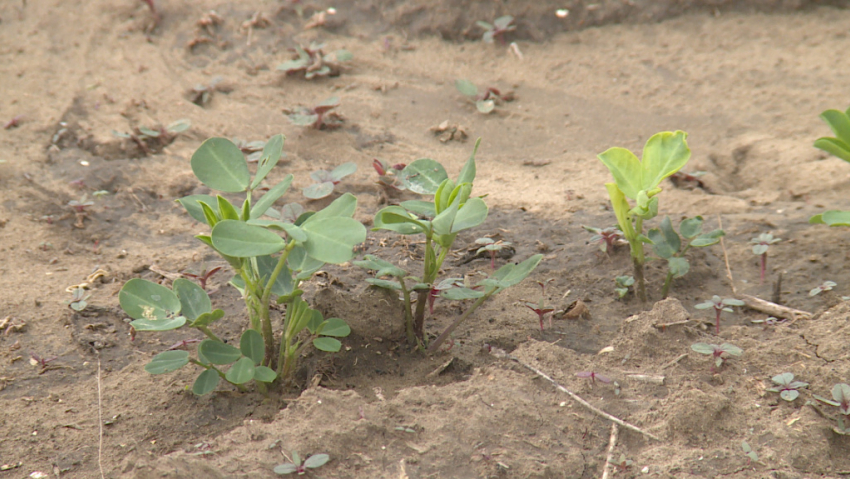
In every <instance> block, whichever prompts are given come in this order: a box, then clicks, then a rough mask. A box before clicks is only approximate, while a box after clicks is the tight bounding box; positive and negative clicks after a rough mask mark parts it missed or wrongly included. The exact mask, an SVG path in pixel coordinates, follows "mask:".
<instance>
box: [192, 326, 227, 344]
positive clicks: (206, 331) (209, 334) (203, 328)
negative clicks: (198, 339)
mask: <svg viewBox="0 0 850 479" xmlns="http://www.w3.org/2000/svg"><path fill="white" fill-rule="evenodd" d="M198 329H199V330H200V331H201V332H202V333H204V334H206V335H207V337H208V338H210V339H212V340H213V341H218V342H220V343H221V342H223V341H222V340H221V339H218V336H216V335H215V334H213V332H212V331H210V328H208V327H206V326H200V327H198Z"/></svg>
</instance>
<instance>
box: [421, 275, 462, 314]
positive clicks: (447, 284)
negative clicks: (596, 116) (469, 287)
mask: <svg viewBox="0 0 850 479" xmlns="http://www.w3.org/2000/svg"><path fill="white" fill-rule="evenodd" d="M463 287H464V284H463V278H446V279H444V280H442V281H440V282H439V283H437V284H435V285H434V286H432V287H431V291H430V292H429V293H428V314H430V315H432V316H433V315H434V303H435V302H436V301H437V298H438V297H439V296H440V294H442V293H443V291H448V290H450V289H452V288H463Z"/></svg>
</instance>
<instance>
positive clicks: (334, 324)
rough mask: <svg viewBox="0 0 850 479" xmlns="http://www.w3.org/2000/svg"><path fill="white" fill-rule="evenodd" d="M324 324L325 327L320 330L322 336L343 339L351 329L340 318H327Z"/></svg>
mask: <svg viewBox="0 0 850 479" xmlns="http://www.w3.org/2000/svg"><path fill="white" fill-rule="evenodd" d="M325 323H326V324H325V327H324V328H322V336H334V337H337V338H344V337H346V336H348V335H349V334H351V328H350V327H349V326H348V324H346V322H345V321H343V320H342V319H340V318H328V320H327V321H326V322H325Z"/></svg>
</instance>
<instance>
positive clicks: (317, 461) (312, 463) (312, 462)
mask: <svg viewBox="0 0 850 479" xmlns="http://www.w3.org/2000/svg"><path fill="white" fill-rule="evenodd" d="M330 460H331V457H330V456H328V455H327V454H314V455H312V456H310V457H308V458H307V460H305V461H304V467H309V468H311V469H315V468H317V467H322V466H324V465H325V464H327V463H328V461H330Z"/></svg>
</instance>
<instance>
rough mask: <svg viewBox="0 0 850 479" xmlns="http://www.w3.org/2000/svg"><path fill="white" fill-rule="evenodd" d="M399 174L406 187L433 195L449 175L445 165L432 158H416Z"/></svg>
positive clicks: (415, 191) (423, 193) (422, 193)
mask: <svg viewBox="0 0 850 479" xmlns="http://www.w3.org/2000/svg"><path fill="white" fill-rule="evenodd" d="M398 176H399V178H400V179H401V182H402V184H403V185H404V186H405V188H407V189H408V190H410V191H412V192H414V193H419V194H421V195H433V194H434V193H435V192H436V191H437V188H438V187H439V186H440V183H442V182H443V180H445V179H446V178H448V177H449V176H448V175H447V174H446V169H445V168H443V165H441V164H440V163H438V162H436V161H434V160H432V159H430V158H420V159H418V160H415V161H414V162H413V163H411V164H409V165H407V166H406V167H405V168H404V169H403V170H401V173H399V175H398Z"/></svg>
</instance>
